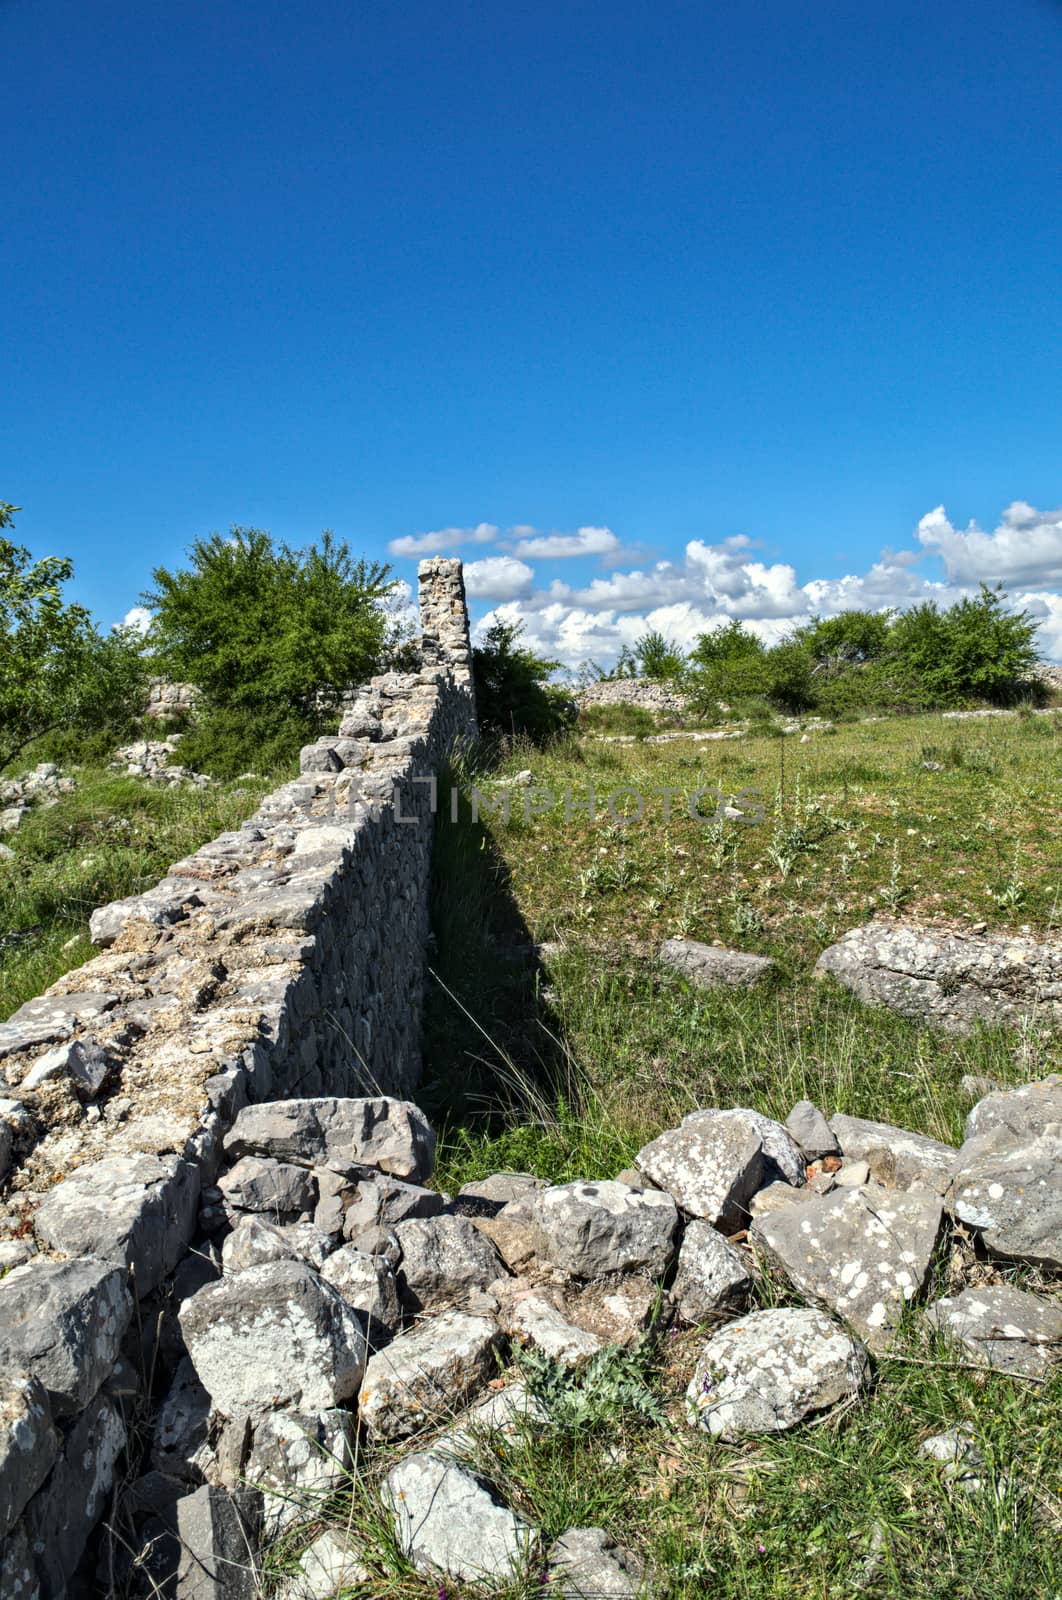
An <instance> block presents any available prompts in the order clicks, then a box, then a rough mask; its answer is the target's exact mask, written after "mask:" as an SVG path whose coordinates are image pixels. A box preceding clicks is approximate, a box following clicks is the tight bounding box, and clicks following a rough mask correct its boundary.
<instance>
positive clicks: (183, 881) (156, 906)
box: [89, 878, 202, 949]
mask: <svg viewBox="0 0 1062 1600" xmlns="http://www.w3.org/2000/svg"><path fill="white" fill-rule="evenodd" d="M201 904H202V901H201V899H200V897H199V895H198V893H197V892H196V886H195V885H194V884H193V883H190V882H189V881H188V879H187V878H164V879H163V880H162V882H161V883H157V884H156V885H155V887H154V888H153V889H148V890H147V891H146V892H145V893H144V894H134V895H129V896H128V897H127V898H126V899H125V900H112V901H111V902H110V904H109V905H105V906H100V907H99V908H98V909H97V910H96V911H94V912H93V913H92V915H91V916H90V917H89V938H90V939H91V940H92V942H93V944H95V945H99V946H100V948H101V949H105V948H106V947H107V946H108V945H112V944H113V943H114V941H115V939H117V937H118V935H119V934H120V933H121V932H122V931H123V929H124V928H125V927H126V926H127V924H128V923H130V922H146V923H148V924H150V926H152V927H154V928H167V927H172V925H173V924H174V923H175V922H182V921H183V920H184V919H185V918H186V917H187V916H188V914H189V912H190V911H191V910H193V909H194V908H195V907H196V906H198V905H201Z"/></svg>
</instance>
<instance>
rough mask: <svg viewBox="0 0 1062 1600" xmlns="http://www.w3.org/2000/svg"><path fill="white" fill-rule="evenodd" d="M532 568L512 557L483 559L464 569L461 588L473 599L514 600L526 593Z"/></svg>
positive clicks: (531, 575)
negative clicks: (463, 586)
mask: <svg viewBox="0 0 1062 1600" xmlns="http://www.w3.org/2000/svg"><path fill="white" fill-rule="evenodd" d="M534 577H535V569H534V567H529V566H528V565H527V562H526V561H517V559H516V557H515V556H486V557H485V558H484V559H483V560H482V561H470V562H469V563H468V565H467V566H466V567H465V589H466V591H467V593H468V594H469V595H470V596H471V598H472V599H474V600H516V599H519V597H520V596H521V595H525V594H527V593H528V592H529V590H530V588H531V585H532V583H533V581H534Z"/></svg>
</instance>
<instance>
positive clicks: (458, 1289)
mask: <svg viewBox="0 0 1062 1600" xmlns="http://www.w3.org/2000/svg"><path fill="white" fill-rule="evenodd" d="M394 1234H395V1238H396V1239H397V1240H398V1243H399V1246H400V1248H401V1251H402V1261H401V1265H400V1266H399V1269H398V1272H397V1278H398V1284H399V1289H400V1291H401V1294H402V1298H403V1300H404V1301H405V1303H406V1305H407V1306H409V1307H411V1308H412V1309H413V1310H414V1311H423V1310H424V1309H425V1308H426V1307H428V1306H432V1307H437V1306H442V1305H448V1304H449V1305H453V1304H454V1303H455V1302H459V1301H460V1300H461V1299H462V1298H463V1297H464V1296H466V1295H467V1294H468V1292H469V1290H472V1289H485V1288H486V1287H487V1285H488V1284H490V1283H493V1282H494V1280H495V1278H498V1277H502V1276H503V1275H504V1273H505V1265H504V1263H503V1261H502V1258H501V1256H500V1255H499V1254H498V1252H497V1250H495V1248H494V1246H493V1245H492V1244H491V1242H490V1240H489V1239H487V1238H485V1237H484V1235H483V1234H482V1233H480V1232H479V1230H478V1229H476V1228H475V1227H473V1225H472V1223H471V1222H469V1220H468V1218H467V1217H429V1218H426V1219H414V1220H413V1221H411V1222H400V1223H399V1224H398V1226H397V1227H396V1228H395V1229H394Z"/></svg>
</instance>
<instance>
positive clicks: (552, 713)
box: [472, 618, 575, 740]
mask: <svg viewBox="0 0 1062 1600" xmlns="http://www.w3.org/2000/svg"><path fill="white" fill-rule="evenodd" d="M523 631H524V625H523V623H522V622H504V621H503V620H502V619H501V618H498V619H497V620H496V621H494V622H493V623H492V624H491V626H490V627H489V628H488V629H487V631H486V633H485V634H484V636H483V642H482V643H481V644H479V645H476V646H475V648H474V649H473V651H472V672H473V676H474V679H475V687H476V712H477V715H478V717H479V725H480V728H481V729H482V731H483V732H484V733H487V734H493V735H495V736H499V735H501V736H504V735H509V734H515V733H524V734H527V735H528V736H529V737H530V738H532V739H535V740H542V739H546V738H548V737H549V736H550V735H551V734H554V733H559V732H560V731H561V730H562V729H563V728H565V727H567V726H568V725H569V724H570V723H571V722H572V721H574V717H575V708H574V706H573V705H572V703H571V701H570V700H569V698H568V696H567V695H566V693H565V692H564V690H563V689H559V688H557V687H556V685H554V684H551V683H550V682H549V678H550V674H551V673H553V672H555V671H556V670H557V668H558V667H559V666H560V662H559V661H547V660H546V659H545V658H544V657H543V656H536V655H535V653H534V651H532V650H528V649H527V648H526V647H525V646H524V645H522V644H521V643H520V637H521V635H522V633H523Z"/></svg>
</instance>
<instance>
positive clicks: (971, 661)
mask: <svg viewBox="0 0 1062 1600" xmlns="http://www.w3.org/2000/svg"><path fill="white" fill-rule="evenodd" d="M1036 626H1037V625H1036V623H1035V622H1033V620H1032V619H1031V617H1030V616H1029V613H1028V612H1027V611H1008V610H1007V609H1006V606H1005V604H1004V598H1003V592H1002V589H1001V588H1000V587H997V588H995V589H990V588H989V587H988V586H987V584H982V585H981V590H980V594H979V595H978V597H977V598H976V599H975V600H960V601H958V602H957V604H955V605H953V606H950V607H949V608H948V609H947V610H946V611H941V610H939V609H938V608H937V607H936V606H935V605H934V604H933V603H932V601H927V602H925V603H924V604H922V605H918V606H913V607H912V608H911V610H910V611H905V612H903V613H902V614H901V615H900V616H898V617H897V618H896V620H895V621H894V623H893V625H892V627H891V629H890V632H889V654H890V656H891V657H892V658H893V660H894V661H896V662H897V663H898V664H899V665H900V666H901V667H902V668H903V670H904V672H905V674H906V677H907V681H908V682H909V683H910V684H911V685H912V686H913V687H914V689H915V692H917V694H918V695H919V696H920V701H919V703H920V705H921V706H923V707H925V708H929V707H934V706H954V705H960V704H961V703H962V702H963V701H965V700H972V699H979V700H989V701H992V702H995V703H997V704H1003V703H1006V702H1008V701H1014V700H1015V699H1017V698H1018V697H1020V696H1021V695H1022V694H1023V693H1024V694H1027V693H1028V685H1029V680H1030V679H1031V678H1032V675H1033V672H1034V670H1035V667H1036V663H1037V659H1038V658H1037V652H1036V646H1035V636H1036Z"/></svg>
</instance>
